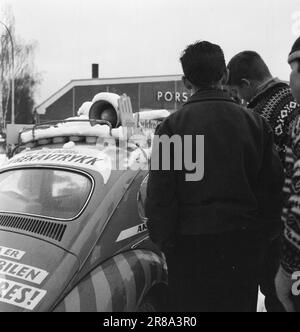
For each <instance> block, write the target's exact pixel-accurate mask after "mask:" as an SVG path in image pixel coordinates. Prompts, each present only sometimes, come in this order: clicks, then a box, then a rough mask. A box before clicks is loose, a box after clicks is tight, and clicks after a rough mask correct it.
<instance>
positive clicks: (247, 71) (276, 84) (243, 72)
mask: <svg viewBox="0 0 300 332" xmlns="http://www.w3.org/2000/svg"><path fill="white" fill-rule="evenodd" d="M227 68H228V70H229V80H228V85H229V86H230V88H231V89H232V91H233V92H234V93H236V94H237V95H238V96H240V99H241V100H242V101H243V103H244V104H245V105H247V107H248V108H249V109H252V110H253V111H254V112H256V113H258V114H260V115H261V116H263V117H264V118H265V119H266V120H267V121H268V123H269V124H270V126H271V127H272V129H273V132H274V141H275V146H276V149H277V151H278V153H279V156H280V159H281V161H282V163H283V164H284V163H285V153H286V148H287V144H288V141H289V133H290V131H291V128H292V127H293V124H294V123H295V119H296V117H297V115H298V114H299V107H298V105H297V104H296V103H295V99H294V97H293V95H292V92H291V88H290V87H289V85H288V84H287V83H286V82H283V81H281V80H280V79H278V78H275V77H273V76H272V74H271V72H270V70H269V68H268V66H267V65H266V63H265V62H264V60H263V59H262V58H261V56H260V55H259V54H258V53H256V52H253V51H244V52H241V53H239V54H237V55H236V56H234V57H233V58H232V59H231V60H230V62H229V64H228V66H227Z"/></svg>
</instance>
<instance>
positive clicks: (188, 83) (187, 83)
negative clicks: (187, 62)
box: [182, 76, 194, 90]
mask: <svg viewBox="0 0 300 332" xmlns="http://www.w3.org/2000/svg"><path fill="white" fill-rule="evenodd" d="M182 82H183V84H184V86H185V87H186V88H187V89H188V90H193V89H194V86H193V84H192V83H191V82H190V81H189V80H188V79H187V78H186V77H185V76H182Z"/></svg>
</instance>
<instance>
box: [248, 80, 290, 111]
mask: <svg viewBox="0 0 300 332" xmlns="http://www.w3.org/2000/svg"><path fill="white" fill-rule="evenodd" d="M278 85H279V86H281V85H282V86H288V84H287V83H285V82H283V81H281V80H280V79H279V78H271V79H270V80H268V81H267V82H265V83H263V84H262V85H261V86H259V87H258V89H257V93H256V95H255V96H254V97H253V98H252V100H251V101H250V103H249V105H252V104H253V103H255V101H256V100H257V99H258V98H260V96H262V95H264V94H265V93H266V92H267V91H268V90H270V89H273V88H274V87H276V86H278ZM249 107H250V106H249Z"/></svg>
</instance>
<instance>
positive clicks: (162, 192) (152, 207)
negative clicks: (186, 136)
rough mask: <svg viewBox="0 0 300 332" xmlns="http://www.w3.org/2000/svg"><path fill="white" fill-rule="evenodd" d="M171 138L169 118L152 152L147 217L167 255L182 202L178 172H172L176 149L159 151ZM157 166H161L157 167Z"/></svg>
mask: <svg viewBox="0 0 300 332" xmlns="http://www.w3.org/2000/svg"><path fill="white" fill-rule="evenodd" d="M163 136H165V137H171V136H172V132H171V129H170V125H169V121H168V119H167V120H165V121H164V122H163V123H162V124H161V125H160V126H159V128H158V129H157V131H156V134H155V138H154V142H153V151H152V160H151V170H150V174H149V181H148V188H147V199H146V216H147V218H148V229H149V234H150V238H151V240H152V241H153V242H154V243H155V244H157V245H158V247H159V248H160V249H161V250H162V251H164V252H166V251H167V250H168V249H169V248H171V247H172V245H173V240H174V237H175V234H176V228H177V219H178V202H177V195H176V187H177V186H176V172H175V171H174V169H172V165H173V164H174V163H173V160H174V150H173V151H172V149H171V152H170V155H169V156H168V155H166V154H165V153H164V152H163V151H161V149H160V148H159V146H160V145H159V141H160V139H161V138H162V137H163ZM162 158H164V160H168V159H166V158H169V160H170V165H171V167H170V170H164V169H163V168H162V163H161V161H162ZM154 164H156V165H157V166H158V165H159V167H155V166H154Z"/></svg>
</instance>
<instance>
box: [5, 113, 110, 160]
mask: <svg viewBox="0 0 300 332" xmlns="http://www.w3.org/2000/svg"><path fill="white" fill-rule="evenodd" d="M98 125H99V126H101V127H99V126H98ZM99 137H111V138H113V136H112V125H111V123H110V122H108V121H106V120H98V119H82V118H78V119H65V120H57V121H49V122H45V123H41V124H37V125H34V126H32V127H31V128H24V129H23V130H21V131H20V133H19V135H18V144H17V145H16V146H15V147H14V149H13V150H12V152H11V155H12V156H13V155H15V154H16V153H19V152H20V151H22V150H24V149H26V148H29V149H31V148H35V147H38V146H45V145H50V144H65V143H68V142H70V141H72V142H74V143H86V144H95V143H96V142H97V140H98V139H99ZM114 139H116V137H114Z"/></svg>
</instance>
